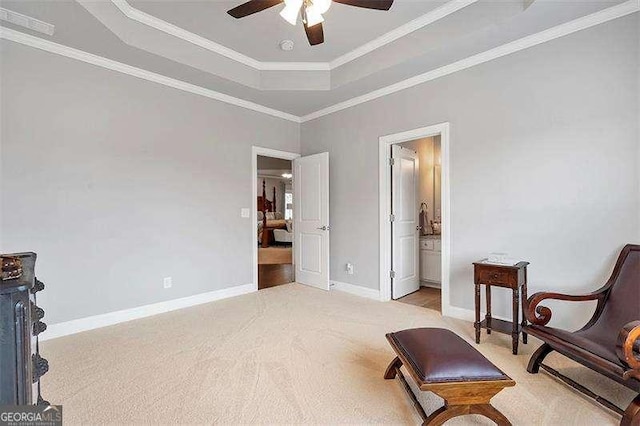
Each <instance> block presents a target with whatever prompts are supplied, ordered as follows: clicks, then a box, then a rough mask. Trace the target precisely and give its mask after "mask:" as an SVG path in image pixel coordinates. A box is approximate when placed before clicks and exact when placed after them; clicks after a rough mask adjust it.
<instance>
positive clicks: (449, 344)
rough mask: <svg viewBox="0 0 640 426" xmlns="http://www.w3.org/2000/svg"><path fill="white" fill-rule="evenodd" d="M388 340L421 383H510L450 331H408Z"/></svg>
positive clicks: (397, 333)
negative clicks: (499, 381) (405, 360)
mask: <svg viewBox="0 0 640 426" xmlns="http://www.w3.org/2000/svg"><path fill="white" fill-rule="evenodd" d="M388 336H389V338H390V339H392V340H393V341H394V343H395V344H396V346H397V347H398V348H399V349H400V350H402V352H403V355H404V356H405V358H406V359H407V360H408V361H409V362H410V363H411V367H412V368H413V370H414V372H415V373H416V374H417V375H418V376H419V378H420V379H421V380H422V381H423V382H425V383H443V382H465V381H484V380H511V379H510V378H509V377H508V376H507V375H506V374H504V373H503V372H502V371H501V370H500V369H498V367H496V366H495V365H493V364H492V363H491V362H490V361H489V360H487V359H486V358H485V357H484V356H483V355H482V354H481V353H480V352H478V351H477V350H476V349H475V348H474V347H473V346H471V345H470V344H469V343H467V342H466V341H464V340H463V339H462V338H460V337H459V336H458V335H456V334H455V333H453V332H452V331H449V330H445V329H441V328H412V329H409V330H403V331H398V332H396V333H390V334H389V335H388Z"/></svg>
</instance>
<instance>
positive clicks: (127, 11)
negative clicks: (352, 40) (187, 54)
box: [111, 0, 479, 71]
mask: <svg viewBox="0 0 640 426" xmlns="http://www.w3.org/2000/svg"><path fill="white" fill-rule="evenodd" d="M478 1H479V0H452V1H450V2H448V3H446V4H444V5H442V6H440V7H438V8H436V9H434V10H431V11H429V12H427V13H426V14H424V15H422V16H420V17H419V18H416V19H414V20H413V21H410V22H407V23H406V24H403V25H401V26H400V27H398V28H396V29H394V30H391V31H389V32H388V33H386V34H383V35H381V36H380V37H378V38H376V39H374V40H372V41H370V42H368V43H366V44H364V45H362V46H360V47H358V48H356V49H354V50H352V51H350V52H347V53H345V54H344V55H341V56H339V57H337V58H336V59H334V60H332V61H330V62H261V61H258V60H257V59H254V58H251V57H250V56H247V55H244V54H242V53H240V52H238V51H236V50H233V49H231V48H229V47H226V46H223V45H221V44H218V43H216V42H214V41H212V40H209V39H207V38H204V37H202V36H199V35H198V34H195V33H192V32H190V31H187V30H185V29H184V28H181V27H178V26H176V25H173V24H171V23H169V22H167V21H164V20H162V19H160V18H157V17H155V16H153V15H149V14H148V13H146V12H143V11H142V10H140V9H136V8H135V7H133V6H131V5H130V4H129V3H128V2H127V0H111V2H112V3H113V4H114V5H115V6H116V7H117V8H118V9H119V10H120V11H121V12H122V13H123V14H124V15H125V16H126V17H127V18H129V19H132V20H134V21H136V22H139V23H141V24H143V25H147V26H149V27H151V28H155V29H156V30H159V31H162V32H164V33H166V34H169V35H172V36H174V37H177V38H180V39H182V40H184V41H186V42H189V43H192V44H194V45H196V46H199V47H202V48H203V49H207V50H209V51H211V52H214V53H217V54H219V55H222V56H224V57H226V58H228V59H232V60H234V61H236V62H239V63H241V64H244V65H247V66H249V67H251V68H254V69H257V70H260V71H330V70H332V69H334V68H338V67H340V66H342V65H344V64H346V63H349V62H351V61H354V60H356V59H358V58H360V57H362V56H364V55H366V54H368V53H371V52H373V51H374V50H376V49H379V48H381V47H383V46H385V45H387V44H389V43H392V42H394V41H396V40H398V39H399V38H402V37H404V36H406V35H407V34H410V33H412V32H414V31H416V30H419V29H420V28H422V27H425V26H427V25H429V24H432V23H434V22H436V21H438V20H440V19H442V18H445V17H447V16H449V15H451V14H453V13H455V12H457V11H458V10H460V9H463V8H465V7H467V6H470V5H472V4H474V3H476V2H478Z"/></svg>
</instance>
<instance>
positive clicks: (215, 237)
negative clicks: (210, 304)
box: [0, 41, 300, 323]
mask: <svg viewBox="0 0 640 426" xmlns="http://www.w3.org/2000/svg"><path fill="white" fill-rule="evenodd" d="M0 46H1V49H2V51H1V55H2V78H1V86H0V89H1V91H2V97H1V101H2V104H1V107H2V112H1V114H2V115H1V116H0V117H1V124H2V133H1V146H0V148H1V151H0V152H1V154H2V158H1V166H2V169H1V175H0V177H1V188H0V189H1V194H2V195H1V202H2V208H1V209H0V210H1V214H2V216H1V220H2V221H1V223H0V252H14V251H23V250H32V251H35V252H37V253H38V257H39V260H38V268H37V274H38V276H39V277H40V278H41V279H42V280H43V281H45V282H46V284H47V285H48V287H47V291H45V292H43V293H42V296H41V302H42V306H44V307H45V309H46V311H47V318H48V321H47V322H50V323H57V322H61V321H66V320H71V319H75V318H81V317H85V316H89V315H95V314H101V313H105V312H111V311H116V310H120V309H126V308H131V307H135V306H140V305H145V304H149V303H154V302H158V301H163V300H168V299H175V298H179V297H184V296H189V295H193V294H198V293H203V292H208V291H213V290H217V289H222V288H226V287H231V286H237V285H242V284H248V283H250V282H251V281H252V263H251V262H252V252H251V247H252V245H253V244H255V242H254V241H255V235H254V232H253V229H254V228H255V227H253V226H250V224H249V222H250V219H242V218H241V217H240V209H241V208H242V207H248V208H250V207H251V205H252V198H253V197H255V194H253V192H252V178H251V176H252V174H251V145H254V144H255V145H259V146H264V147H269V148H274V149H280V150H286V151H293V152H298V150H299V131H300V129H299V125H298V124H296V123H292V122H288V121H284V120H281V119H278V118H273V117H269V116H267V115H264V114H260V113H256V112H253V111H248V110H246V109H242V108H238V107H234V106H230V105H227V104H223V103H219V102H216V101H213V100H210V99H207V98H204V97H199V96H196V95H192V94H188V93H184V92H180V91H177V90H174V89H171V88H167V87H164V86H161V85H157V84H155V83H151V82H147V81H143V80H139V79H136V78H134V77H131V76H127V75H124V74H119V73H115V72H112V71H108V70H105V69H102V68H98V67H94V66H92V65H88V64H85V63H81V62H76V61H73V60H71V59H66V58H63V57H60V56H55V55H52V54H49V53H45V52H41V51H39V50H35V49H32V48H29V47H24V46H20V45H17V44H13V43H11V42H7V41H2V43H1V44H0ZM165 276H171V277H173V287H172V288H171V289H167V290H165V289H163V286H162V281H163V277H165Z"/></svg>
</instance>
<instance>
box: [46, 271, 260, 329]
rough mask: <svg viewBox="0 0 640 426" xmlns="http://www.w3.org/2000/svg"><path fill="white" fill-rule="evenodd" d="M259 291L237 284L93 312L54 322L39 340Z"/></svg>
mask: <svg viewBox="0 0 640 426" xmlns="http://www.w3.org/2000/svg"><path fill="white" fill-rule="evenodd" d="M255 290H256V288H255V285H254V284H253V283H251V284H244V285H239V286H235V287H228V288H223V289H221V290H215V291H210V292H208V293H201V294H196V295H193V296H188V297H182V298H180V299H174V300H167V301H165V302H159V303H153V304H151V305H144V306H138V307H136V308H131V309H124V310H122V311H115V312H109V313H106V314H101V315H94V316H90V317H85V318H79V319H75V320H71V321H66V322H61V323H58V324H51V325H50V326H49V327H47V330H46V331H45V332H44V333H42V335H41V336H40V340H50V339H55V338H56V337H62V336H68V335H70V334H75V333H80V332H82V331H88V330H94V329H96V328H101V327H106V326H109V325H114V324H119V323H121V322H126V321H131V320H135V319H139V318H145V317H150V316H152V315H157V314H162V313H164V312H170V311H175V310H177V309H182V308H188V307H190V306H196V305H201V304H203V303H209V302H213V301H215V300H220V299H227V298H229V297H234V296H240V295H242V294H247V293H252V292H254V291H255Z"/></svg>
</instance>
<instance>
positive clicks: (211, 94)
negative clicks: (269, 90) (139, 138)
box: [0, 26, 300, 123]
mask: <svg viewBox="0 0 640 426" xmlns="http://www.w3.org/2000/svg"><path fill="white" fill-rule="evenodd" d="M0 39H5V40H9V41H13V42H16V43H20V44H24V45H26V46H30V47H34V48H36V49H40V50H44V51H47V52H50V53H55V54H58V55H61V56H65V57H67V58H71V59H76V60H78V61H82V62H86V63H88V64H92V65H96V66H99V67H102V68H106V69H109V70H112V71H117V72H121V73H123V74H127V75H130V76H133V77H137V78H140V79H143V80H147V81H152V82H154V83H158V84H162V85H164V86H168V87H173V88H174V89H178V90H182V91H185V92H189V93H193V94H196V95H200V96H204V97H207V98H210V99H215V100H217V101H220V102H224V103H227V104H230V105H234V106H237V107H241V108H245V109H249V110H252V111H256V112H260V113H263V114H267V115H271V116H273V117H278V118H282V119H284V120H289V121H293V122H294V123H300V117H298V116H295V115H293V114H289V113H286V112H283V111H279V110H277V109H273V108H269V107H266V106H264V105H260V104H257V103H254V102H251V101H247V100H244V99H240V98H236V97H233V96H230V95H226V94H224V93H220V92H216V91H215V90H211V89H206V88H204V87H200V86H196V85H194V84H191V83H187V82H185V81H182V80H177V79H175V78H171V77H167V76H164V75H161V74H157V73H154V72H151V71H147V70H144V69H142V68H137V67H134V66H131V65H127V64H123V63H122V62H118V61H114V60H112V59H108V58H104V57H102V56H98V55H94V54H92V53H88V52H84V51H82V50H78V49H74V48H72V47H69V46H64V45H62V44H58V43H54V42H52V41H49V40H44V39H42V38H40V37H34V36H32V35H29V34H25V33H23V32H20V31H15V30H12V29H10V28H6V27H2V26H0Z"/></svg>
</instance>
